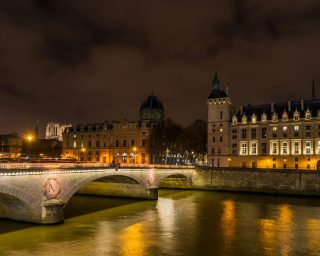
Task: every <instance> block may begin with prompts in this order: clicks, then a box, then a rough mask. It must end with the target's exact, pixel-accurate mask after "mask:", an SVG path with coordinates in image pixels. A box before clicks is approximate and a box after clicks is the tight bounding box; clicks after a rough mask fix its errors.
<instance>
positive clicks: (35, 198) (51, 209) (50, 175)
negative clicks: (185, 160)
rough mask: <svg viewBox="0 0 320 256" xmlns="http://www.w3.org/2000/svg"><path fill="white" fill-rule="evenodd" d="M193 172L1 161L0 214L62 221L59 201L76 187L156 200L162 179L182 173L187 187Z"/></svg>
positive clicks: (44, 221) (81, 190)
mask: <svg viewBox="0 0 320 256" xmlns="http://www.w3.org/2000/svg"><path fill="white" fill-rule="evenodd" d="M192 172H193V169H191V168H177V167H175V166H172V167H162V168H160V167H156V166H142V167H139V166H134V167H129V166H128V167H123V168H120V169H115V168H110V167H109V166H107V165H101V164H99V165H80V164H0V217H2V218H9V219H14V220H20V221H26V222H34V223H40V224H57V223H62V222H63V221H64V206H65V205H66V204H67V203H68V201H69V199H70V198H71V197H72V196H73V195H74V194H75V193H81V194H91V195H99V196H121V197H132V198H141V199H150V200H157V199H158V188H159V186H160V184H161V183H162V182H163V181H165V180H166V179H170V178H171V179H172V178H176V179H178V180H179V179H180V180H181V179H183V180H184V181H185V182H186V184H185V186H186V187H190V188H191V186H192Z"/></svg>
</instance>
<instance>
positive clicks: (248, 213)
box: [0, 191, 320, 256]
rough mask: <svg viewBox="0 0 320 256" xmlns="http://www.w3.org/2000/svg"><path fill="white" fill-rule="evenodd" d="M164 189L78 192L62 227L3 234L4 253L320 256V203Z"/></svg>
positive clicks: (0, 252) (1, 247) (23, 228)
mask: <svg viewBox="0 0 320 256" xmlns="http://www.w3.org/2000/svg"><path fill="white" fill-rule="evenodd" d="M161 193H162V194H160V195H161V197H160V198H159V200H158V201H128V202H127V201H123V200H122V199H119V201H117V200H118V199H114V198H113V199H110V200H109V199H108V198H95V197H78V198H77V200H73V201H71V205H69V206H67V208H66V211H67V216H74V217H70V218H68V219H66V222H65V223H64V224H63V225H57V226H48V227H43V226H37V225H32V226H28V227H26V225H24V224H21V228H20V229H17V227H15V229H13V230H12V232H4V233H2V234H0V255H9V256H15V255H46V256H51V255H68V256H69V255H83V256H85V255H98V256H99V255H124V256H129V255H130V256H131V255H134V256H136V255H201V256H202V255H204V256H205V255H320V251H319V249H318V248H319V244H320V214H319V212H320V206H319V202H318V201H317V200H314V199H299V198H298V199H297V198H286V197H272V196H263V195H247V194H246V195H244V194H232V193H216V192H205V191H173V192H170V193H166V191H162V192H161ZM72 204H73V205H72ZM90 205H93V206H94V207H92V209H94V211H93V212H88V211H87V210H89V208H90V209H91V207H89V208H88V206H90ZM97 205H99V207H98V206H97ZM82 208H87V209H86V211H83V210H81V209H82ZM77 209H79V213H81V214H77ZM68 211H72V214H70V213H68ZM74 211H75V212H74ZM4 223H7V222H6V221H0V227H1V226H2V225H3V224H4ZM17 225H19V224H17Z"/></svg>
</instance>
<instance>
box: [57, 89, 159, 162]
mask: <svg viewBox="0 0 320 256" xmlns="http://www.w3.org/2000/svg"><path fill="white" fill-rule="evenodd" d="M164 116H165V112H164V108H163V105H162V103H161V102H160V101H159V100H158V98H157V97H156V96H154V95H150V96H149V97H148V98H147V99H146V100H145V101H144V102H143V103H142V105H141V107H140V111H139V117H140V119H139V120H138V121H128V120H123V121H110V122H108V121H105V122H103V123H92V124H86V125H83V124H79V125H77V126H75V127H68V128H66V129H65V131H64V133H63V152H62V154H63V156H64V157H65V158H73V159H77V160H78V161H89V162H103V163H112V162H113V161H115V162H120V163H136V164H138V163H139V164H140V163H151V162H152V161H153V159H152V156H151V153H150V143H149V137H150V134H151V130H152V128H153V127H154V125H156V124H157V123H159V122H160V121H162V120H163V119H164Z"/></svg>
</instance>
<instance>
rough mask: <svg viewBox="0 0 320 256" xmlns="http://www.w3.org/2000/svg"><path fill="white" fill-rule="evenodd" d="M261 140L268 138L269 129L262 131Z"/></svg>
mask: <svg viewBox="0 0 320 256" xmlns="http://www.w3.org/2000/svg"><path fill="white" fill-rule="evenodd" d="M261 138H262V139H265V138H267V128H262V129H261Z"/></svg>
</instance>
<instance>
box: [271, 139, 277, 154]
mask: <svg viewBox="0 0 320 256" xmlns="http://www.w3.org/2000/svg"><path fill="white" fill-rule="evenodd" d="M277 150H278V145H277V143H276V142H273V143H272V154H277Z"/></svg>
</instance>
